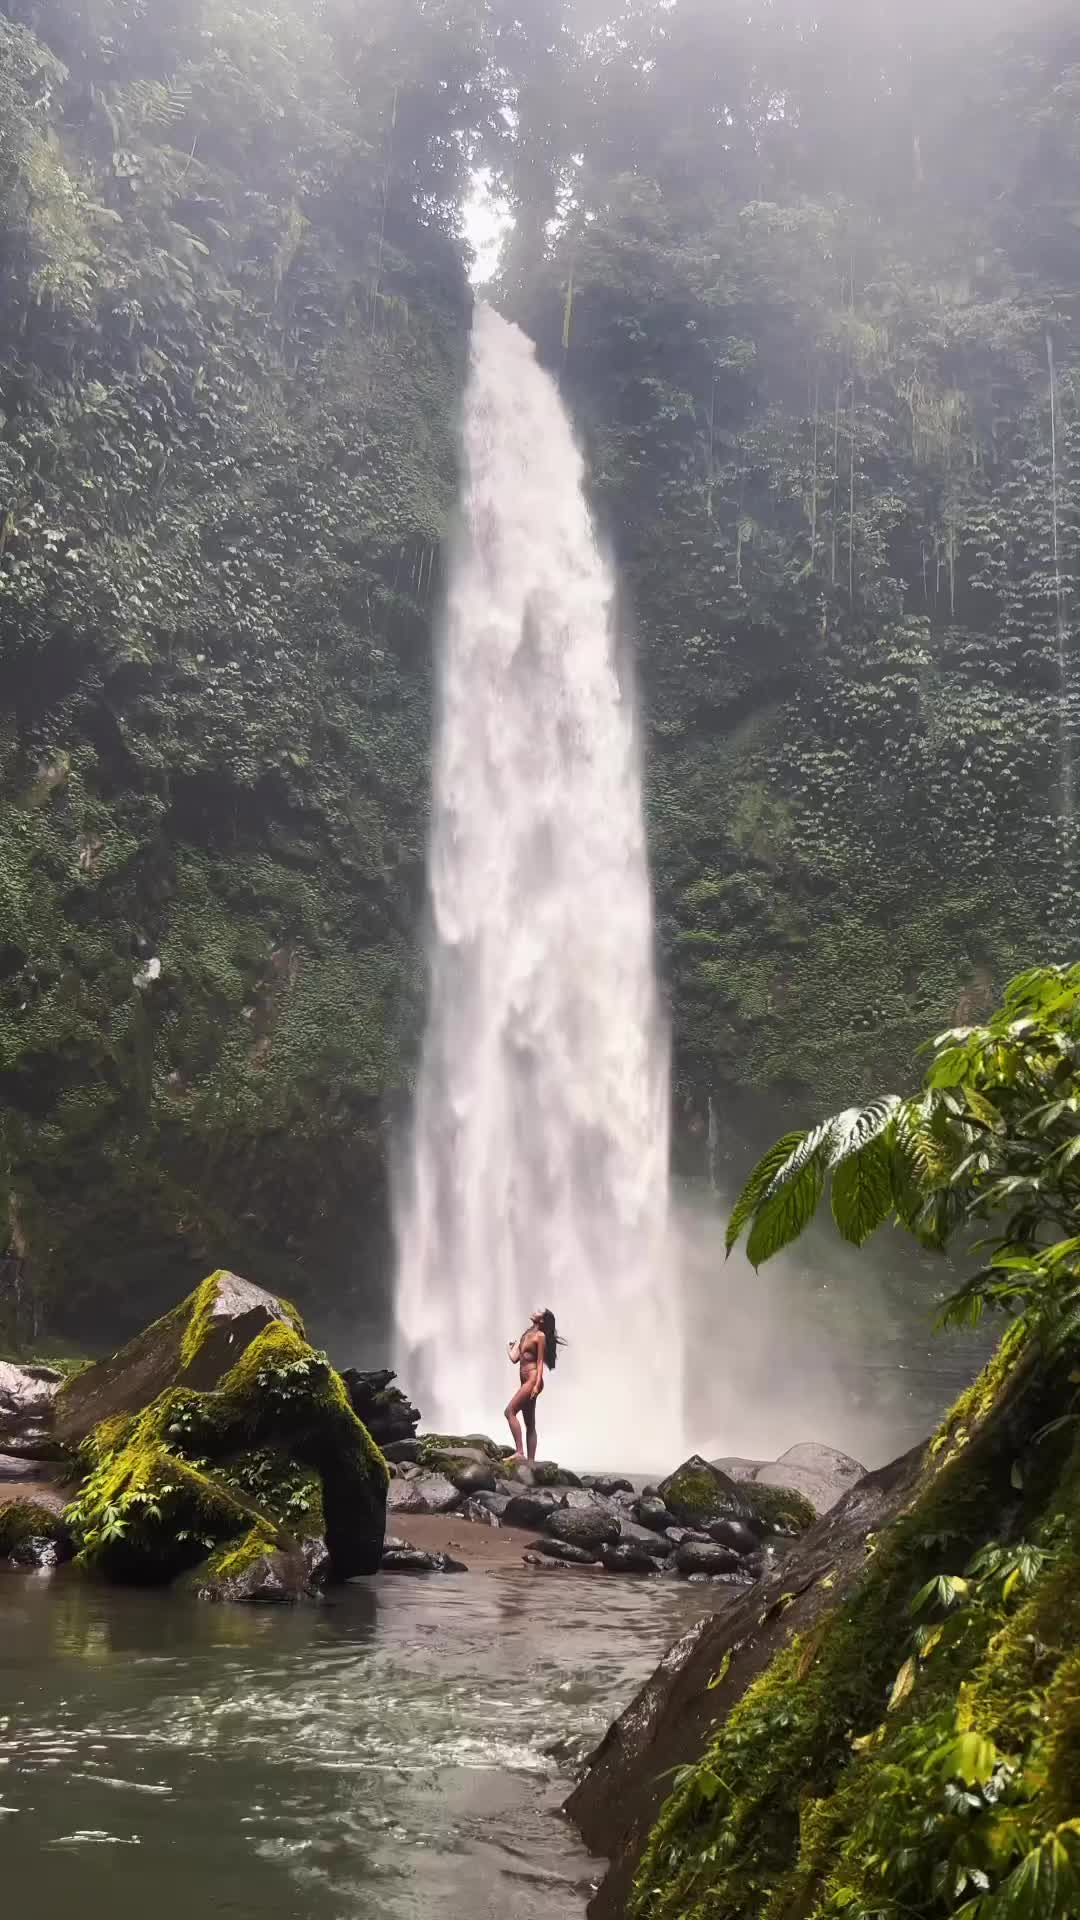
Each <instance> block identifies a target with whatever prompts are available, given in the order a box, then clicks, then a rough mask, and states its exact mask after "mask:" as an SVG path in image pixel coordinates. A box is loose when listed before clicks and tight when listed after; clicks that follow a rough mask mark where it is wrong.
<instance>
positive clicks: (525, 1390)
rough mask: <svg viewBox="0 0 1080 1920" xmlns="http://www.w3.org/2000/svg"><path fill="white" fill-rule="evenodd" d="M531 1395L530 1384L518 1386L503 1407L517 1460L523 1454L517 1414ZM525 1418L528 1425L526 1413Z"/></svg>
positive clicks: (523, 1456)
mask: <svg viewBox="0 0 1080 1920" xmlns="http://www.w3.org/2000/svg"><path fill="white" fill-rule="evenodd" d="M531 1395H532V1386H531V1384H530V1385H529V1386H525V1387H519V1388H518V1390H517V1392H516V1393H515V1395H514V1397H513V1399H512V1400H511V1402H510V1404H509V1406H508V1407H506V1408H505V1409H504V1411H505V1414H506V1424H507V1426H508V1427H509V1429H510V1438H511V1439H512V1441H513V1443H514V1452H515V1454H516V1456H517V1458H518V1459H519V1460H524V1458H525V1454H524V1451H523V1449H522V1445H521V1422H520V1420H519V1419H518V1414H519V1413H520V1412H521V1409H522V1408H523V1407H525V1406H527V1405H528V1404H529V1401H530V1398H531ZM525 1418H526V1425H528V1415H526V1416H525Z"/></svg>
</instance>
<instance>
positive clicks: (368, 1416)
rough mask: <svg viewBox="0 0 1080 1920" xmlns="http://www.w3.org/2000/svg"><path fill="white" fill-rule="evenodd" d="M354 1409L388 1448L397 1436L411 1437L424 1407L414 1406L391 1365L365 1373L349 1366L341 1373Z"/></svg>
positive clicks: (381, 1444) (418, 1423)
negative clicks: (396, 1383)
mask: <svg viewBox="0 0 1080 1920" xmlns="http://www.w3.org/2000/svg"><path fill="white" fill-rule="evenodd" d="M341 1377H342V1379H343V1380H344V1382H345V1391H346V1393H347V1394H348V1396H349V1402H350V1405H351V1406H352V1410H353V1412H354V1413H355V1415H356V1417H357V1419H358V1420H362V1421H363V1423H364V1425H365V1427H366V1428H367V1430H368V1432H369V1433H370V1435H371V1437H372V1439H373V1440H374V1442H375V1445H376V1446H377V1447H382V1448H383V1449H384V1450H385V1448H386V1447H387V1445H388V1444H389V1443H391V1442H392V1441H395V1440H398V1441H400V1440H408V1439H411V1437H412V1435H413V1434H414V1433H415V1432H416V1429H417V1427H418V1426H419V1425H420V1409H419V1408H418V1407H414V1406H413V1404H412V1401H411V1400H409V1399H408V1398H407V1397H406V1395H405V1394H404V1393H402V1391H401V1388H400V1387H396V1386H395V1385H394V1381H395V1379H396V1378H397V1376H396V1374H394V1373H393V1372H392V1371H391V1369H390V1368H389V1367H381V1368H379V1369H378V1371H376V1372H372V1373H362V1372H361V1371H360V1370H359V1369H358V1368H356V1367H346V1368H345V1369H344V1371H343V1373H342V1375H341Z"/></svg>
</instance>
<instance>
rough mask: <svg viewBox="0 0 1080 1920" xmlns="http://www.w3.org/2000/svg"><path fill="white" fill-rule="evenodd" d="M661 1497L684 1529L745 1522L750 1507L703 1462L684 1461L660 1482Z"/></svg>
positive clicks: (696, 1459)
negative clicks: (721, 1523)
mask: <svg viewBox="0 0 1080 1920" xmlns="http://www.w3.org/2000/svg"><path fill="white" fill-rule="evenodd" d="M660 1497H661V1499H662V1500H663V1501H664V1504H665V1505H666V1506H667V1507H668V1508H669V1509H670V1511H671V1512H672V1513H673V1514H674V1515H675V1518H676V1520H677V1521H679V1523H680V1524H681V1525H682V1526H684V1527H697V1528H702V1527H707V1526H709V1525H711V1523H712V1522H713V1521H714V1520H747V1519H749V1518H750V1515H751V1507H750V1504H749V1502H748V1500H747V1499H746V1498H745V1497H744V1495H743V1493H742V1491H741V1490H740V1488H739V1487H737V1486H736V1484H735V1482H734V1480H729V1479H728V1476H727V1474H726V1473H720V1472H719V1471H718V1469H717V1468H716V1467H711V1466H710V1465H709V1462H708V1461H707V1460H703V1459H702V1457H701V1455H700V1453H695V1454H692V1455H691V1457H690V1459H689V1460H684V1461H683V1464H682V1466H681V1467H677V1468H676V1470H675V1472H674V1473H673V1474H670V1475H669V1476H668V1478H667V1479H666V1480H664V1481H662V1482H661V1485H660Z"/></svg>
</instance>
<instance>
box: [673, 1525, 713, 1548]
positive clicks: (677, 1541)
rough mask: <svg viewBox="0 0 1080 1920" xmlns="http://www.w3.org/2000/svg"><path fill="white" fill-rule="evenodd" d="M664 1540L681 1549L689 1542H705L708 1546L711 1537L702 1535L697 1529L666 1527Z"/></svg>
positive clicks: (705, 1534)
mask: <svg viewBox="0 0 1080 1920" xmlns="http://www.w3.org/2000/svg"><path fill="white" fill-rule="evenodd" d="M664 1539H665V1540H670V1541H671V1544H672V1546H673V1547H681V1546H683V1545H684V1543H685V1542H686V1541H687V1540H703V1541H704V1542H705V1544H706V1545H708V1543H709V1540H710V1539H711V1535H710V1534H707V1533H700V1532H699V1531H698V1529H697V1527H665V1528H664Z"/></svg>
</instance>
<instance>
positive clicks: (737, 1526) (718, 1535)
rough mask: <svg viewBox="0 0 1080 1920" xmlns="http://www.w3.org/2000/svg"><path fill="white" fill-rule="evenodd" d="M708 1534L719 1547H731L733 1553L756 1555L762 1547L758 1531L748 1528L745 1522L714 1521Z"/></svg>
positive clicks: (754, 1528)
mask: <svg viewBox="0 0 1080 1920" xmlns="http://www.w3.org/2000/svg"><path fill="white" fill-rule="evenodd" d="M708 1534H709V1538H710V1540H715V1541H716V1543H717V1545H718V1546H721V1547H730V1548H731V1550H732V1552H733V1553H738V1554H748V1553H756V1552H757V1550H758V1548H759V1547H760V1545H761V1535H760V1533H759V1532H758V1529H757V1528H756V1527H752V1526H748V1525H747V1523H746V1521H745V1520H714V1521H713V1523H712V1525H711V1527H709V1528H708Z"/></svg>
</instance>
